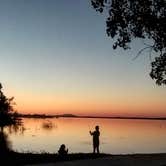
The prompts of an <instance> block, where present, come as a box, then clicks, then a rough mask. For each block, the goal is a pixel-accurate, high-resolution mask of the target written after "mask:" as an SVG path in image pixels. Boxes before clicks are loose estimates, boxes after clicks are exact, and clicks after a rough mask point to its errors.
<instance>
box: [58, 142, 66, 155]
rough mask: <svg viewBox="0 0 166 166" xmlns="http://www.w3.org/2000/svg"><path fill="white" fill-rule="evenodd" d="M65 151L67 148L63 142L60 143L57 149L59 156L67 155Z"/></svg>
mask: <svg viewBox="0 0 166 166" xmlns="http://www.w3.org/2000/svg"><path fill="white" fill-rule="evenodd" d="M67 153H68V149H66V146H65V144H62V145H61V146H60V148H59V150H58V154H59V156H61V157H64V156H66V155H67Z"/></svg>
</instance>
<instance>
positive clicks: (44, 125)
mask: <svg viewBox="0 0 166 166" xmlns="http://www.w3.org/2000/svg"><path fill="white" fill-rule="evenodd" d="M42 128H43V129H44V130H52V129H53V128H57V126H56V125H54V123H53V122H51V121H49V120H47V121H44V122H43V123H42Z"/></svg>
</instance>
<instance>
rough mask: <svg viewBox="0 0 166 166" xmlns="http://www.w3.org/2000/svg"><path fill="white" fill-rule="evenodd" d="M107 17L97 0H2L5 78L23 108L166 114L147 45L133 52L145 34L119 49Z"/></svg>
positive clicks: (0, 48)
mask: <svg viewBox="0 0 166 166" xmlns="http://www.w3.org/2000/svg"><path fill="white" fill-rule="evenodd" d="M105 20H106V17H105V15H104V14H99V13H97V12H95V10H94V9H93V8H92V7H91V4H90V0H85V1H82V0H70V3H69V2H68V1H65V0H59V1H58V0H40V1H39V0H15V1H13V0H2V1H1V5H0V21H1V26H0V34H1V37H0V76H1V77H0V78H1V80H0V81H1V82H2V84H3V85H4V90H5V91H6V92H7V94H9V95H13V96H15V99H16V102H17V106H16V107H17V109H18V111H20V112H26V113H27V112H28V113H29V112H35V113H39V112H42V113H43V112H44V113H62V112H67V113H68V112H71V111H73V112H74V113H78V114H95V115H96V114H102V112H103V114H104V115H112V114H123V115H128V114H131V115H133V114H134V115H135V114H136V115H142V114H145V115H146V114H148V115H163V116H165V115H166V112H165V111H166V110H165V108H166V104H165V103H166V102H165V98H166V93H165V89H164V87H158V86H157V85H156V84H155V82H154V81H153V80H152V79H151V78H150V77H149V72H150V60H149V56H148V53H147V52H145V53H143V54H142V55H140V56H139V57H138V58H137V59H136V60H134V61H133V60H132V59H133V58H134V57H135V56H136V55H137V53H138V51H139V50H140V49H141V48H142V47H144V45H143V42H144V41H142V40H135V41H134V42H133V43H132V44H131V47H132V49H130V50H128V51H124V50H123V49H117V50H113V49H112V44H113V40H111V39H110V38H108V37H107V35H106V32H105V29H106V27H105ZM87 103H88V104H87ZM85 105H87V106H85Z"/></svg>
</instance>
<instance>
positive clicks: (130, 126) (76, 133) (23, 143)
mask: <svg viewBox="0 0 166 166" xmlns="http://www.w3.org/2000/svg"><path fill="white" fill-rule="evenodd" d="M22 121H23V124H24V127H23V128H22V130H20V132H11V131H10V130H7V129H6V130H5V132H6V133H7V134H8V138H9V140H10V141H11V143H12V149H13V150H15V151H18V152H50V153H57V151H58V149H59V146H60V145H61V144H65V145H66V146H67V148H68V149H69V153H75V152H83V153H85V152H87V153H88V152H92V137H91V136H90V134H89V130H94V127H95V126H96V125H99V126H100V133H101V136H100V151H101V152H102V153H111V154H131V153H160V152H161V153H162V152H166V121H164V120H131V119H130V120H129V119H98V118H94V119H92V118H89V119H86V118H50V119H49V118H48V119H38V118H36V119H33V118H23V120H22Z"/></svg>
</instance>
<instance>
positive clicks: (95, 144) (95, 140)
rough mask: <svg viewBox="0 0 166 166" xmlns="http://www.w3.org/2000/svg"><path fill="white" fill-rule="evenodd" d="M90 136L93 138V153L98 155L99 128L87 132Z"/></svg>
mask: <svg viewBox="0 0 166 166" xmlns="http://www.w3.org/2000/svg"><path fill="white" fill-rule="evenodd" d="M89 133H90V135H91V136H93V153H95V152H96V150H97V153H99V144H100V142H99V136H100V131H99V126H96V127H95V131H93V132H92V131H89Z"/></svg>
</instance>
